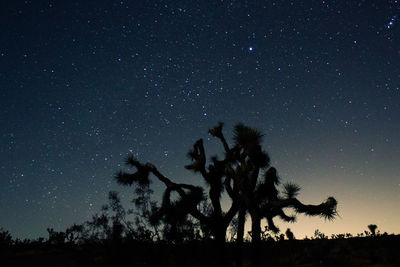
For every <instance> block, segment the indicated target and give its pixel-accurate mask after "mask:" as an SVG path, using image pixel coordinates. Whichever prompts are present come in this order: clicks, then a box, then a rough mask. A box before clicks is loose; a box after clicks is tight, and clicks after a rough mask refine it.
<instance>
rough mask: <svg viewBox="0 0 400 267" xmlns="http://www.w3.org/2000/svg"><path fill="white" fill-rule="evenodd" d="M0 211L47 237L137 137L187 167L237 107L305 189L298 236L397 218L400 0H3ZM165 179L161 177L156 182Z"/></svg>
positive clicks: (98, 192)
mask: <svg viewBox="0 0 400 267" xmlns="http://www.w3.org/2000/svg"><path fill="white" fill-rule="evenodd" d="M0 5H1V6H0V25H1V26H0V28H1V31H0V107H1V108H0V227H3V228H4V229H7V230H9V231H10V232H11V234H12V235H13V236H14V237H19V238H25V237H26V238H37V237H39V236H44V237H47V234H46V233H47V232H46V228H47V227H53V228H54V229H56V230H65V229H66V227H68V226H70V225H72V224H73V223H82V222H84V221H86V220H88V219H90V218H91V216H92V215H93V214H94V213H96V212H99V211H100V208H101V206H102V205H103V204H105V203H106V202H107V194H108V191H110V190H117V191H119V192H120V194H121V196H122V198H123V199H124V202H125V203H126V207H127V208H130V207H131V206H129V205H132V204H130V203H129V201H130V200H131V199H132V198H133V190H132V188H127V187H122V186H119V185H117V183H116V181H115V179H114V178H113V176H114V174H115V173H116V172H117V171H118V170H120V169H121V168H123V162H124V159H125V157H126V156H127V155H129V154H131V153H133V154H134V155H135V156H136V157H137V158H138V159H139V160H141V161H142V162H146V161H149V162H152V163H154V164H156V165H157V166H158V168H159V169H160V171H161V172H163V173H164V174H165V175H166V176H168V177H169V178H171V179H173V180H175V181H178V182H183V181H185V182H187V183H200V182H201V178H200V177H199V176H196V175H194V174H192V173H190V172H189V171H187V170H185V169H184V168H183V166H184V165H185V164H188V163H189V162H190V161H189V160H188V159H187V157H186V153H187V151H188V150H189V149H190V148H191V147H192V145H193V143H194V142H195V141H196V140H197V139H199V138H204V141H205V147H206V151H207V154H208V155H210V156H211V155H213V154H216V153H219V155H222V151H223V150H222V146H221V145H220V144H219V143H218V142H217V141H216V140H214V139H213V138H212V137H211V136H210V135H208V134H207V130H208V129H209V128H211V127H213V126H215V125H216V124H217V123H218V122H219V121H223V122H225V127H224V132H225V134H226V136H227V138H228V139H229V140H231V139H230V138H231V136H232V135H231V131H232V128H233V126H234V125H235V124H236V123H238V122H242V123H244V124H246V125H248V126H251V127H255V128H257V129H259V130H260V131H262V132H263V133H265V136H264V146H263V147H264V148H265V149H266V150H267V151H268V153H269V155H270V157H271V159H272V162H271V163H272V165H273V166H275V167H276V168H277V169H278V172H279V175H280V177H281V179H282V180H283V181H294V182H296V183H298V184H299V185H300V186H301V187H302V191H301V192H300V196H299V199H300V200H301V201H304V202H307V203H314V204H318V203H320V202H322V201H323V200H325V199H326V198H327V197H328V196H331V195H332V196H334V197H335V198H336V199H337V200H338V202H339V206H338V211H339V215H340V217H339V218H338V219H337V220H335V221H333V222H325V221H324V220H323V219H321V218H309V217H304V216H299V218H298V222H297V223H295V224H287V223H282V222H279V221H277V225H278V226H279V227H280V228H281V230H283V231H285V229H286V228H287V227H290V228H291V229H292V231H293V232H294V234H295V236H296V237H304V236H305V235H308V236H310V235H313V233H314V230H315V229H317V228H318V229H319V230H320V231H321V232H324V233H326V234H329V235H330V234H331V233H344V232H350V233H353V234H354V233H360V232H363V231H364V230H366V229H367V225H368V224H377V225H378V230H379V229H380V230H381V231H382V232H383V231H387V232H388V233H399V232H400V223H399V222H400V215H399V214H400V212H399V211H400V176H399V174H400V139H399V133H400V64H399V60H400V3H398V2H397V1H395V0H392V1H390V0H387V1H386V0H371V1H368V0H363V1H339V0H337V1H329V0H327V1H322V0H318V1H312V0H307V1H300V0H296V1H279V0H276V1H267V0H265V1H261V0H255V1H244V0H243V1H239V0H238V1H234V0H230V1H217V0H204V1H188V0H186V1H183V0H171V1H161V0H159V1H150V0H148V1H111V0H109V1H105V0H96V1H94V0H92V1H90V0H87V1H86V0H85V1H84V0H81V1H74V0H71V1H62V0H58V1H44V0H43V1H42V0H38V1H36V0H35V1H33V0H32V1H19V0H4V1H1V4H0ZM153 188H154V189H155V193H156V195H158V194H160V192H162V191H161V190H163V186H162V185H161V184H158V183H154V184H153Z"/></svg>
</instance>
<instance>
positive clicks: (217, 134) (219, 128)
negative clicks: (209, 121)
mask: <svg viewBox="0 0 400 267" xmlns="http://www.w3.org/2000/svg"><path fill="white" fill-rule="evenodd" d="M223 126H224V123H223V122H219V123H218V125H217V126H215V127H214V128H212V129H210V130H208V133H209V134H211V135H212V136H214V137H217V138H222V137H223V135H222V127H223Z"/></svg>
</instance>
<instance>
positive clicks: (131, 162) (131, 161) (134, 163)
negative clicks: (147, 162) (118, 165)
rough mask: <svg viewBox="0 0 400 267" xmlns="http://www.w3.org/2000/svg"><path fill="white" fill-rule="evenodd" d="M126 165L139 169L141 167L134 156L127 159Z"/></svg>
mask: <svg viewBox="0 0 400 267" xmlns="http://www.w3.org/2000/svg"><path fill="white" fill-rule="evenodd" d="M125 164H126V165H130V166H132V167H137V166H139V165H140V162H139V161H137V160H136V159H135V157H134V156H133V155H129V156H128V157H127V158H126V159H125Z"/></svg>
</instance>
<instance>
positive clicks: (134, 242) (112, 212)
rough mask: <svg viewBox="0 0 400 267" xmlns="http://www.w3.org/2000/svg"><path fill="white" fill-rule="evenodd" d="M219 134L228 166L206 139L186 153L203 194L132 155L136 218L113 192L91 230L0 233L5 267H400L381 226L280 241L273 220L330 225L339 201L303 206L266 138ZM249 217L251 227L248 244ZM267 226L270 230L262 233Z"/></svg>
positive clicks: (124, 179) (245, 132)
mask: <svg viewBox="0 0 400 267" xmlns="http://www.w3.org/2000/svg"><path fill="white" fill-rule="evenodd" d="M222 127H223V124H222V123H220V124H218V125H217V126H216V127H214V128H212V129H210V130H209V133H210V134H211V135H212V136H214V137H216V138H217V139H218V140H219V141H220V142H221V144H222V147H223V149H224V156H223V157H222V158H221V159H219V158H218V157H217V156H213V157H211V159H210V160H209V161H207V160H206V155H205V148H204V146H203V141H202V139H199V140H198V141H196V142H195V144H194V145H193V148H192V150H190V151H189V153H188V156H189V159H190V160H191V163H190V164H189V165H186V166H185V168H186V169H188V170H189V171H192V172H194V173H198V174H199V175H200V177H201V180H200V182H199V185H193V184H186V183H177V182H174V181H172V180H171V179H169V178H167V177H166V176H164V175H163V174H162V173H161V172H160V171H159V170H158V169H157V168H156V167H155V166H154V165H153V164H151V163H141V162H139V161H138V160H136V159H135V158H133V157H132V156H130V157H128V158H127V159H126V164H127V165H128V166H130V167H134V168H135V169H136V171H135V172H133V173H129V172H122V171H121V172H119V173H118V174H117V175H116V178H117V181H118V183H120V184H122V185H132V186H133V187H134V199H133V201H132V203H133V204H134V206H133V208H132V209H129V210H126V209H125V208H124V206H123V205H122V203H121V200H120V198H119V195H118V193H117V192H113V191H112V192H109V195H108V203H107V204H106V205H103V206H102V208H101V210H100V211H99V213H96V214H94V215H93V216H92V218H91V219H90V220H89V221H87V222H84V223H82V224H74V225H72V226H70V227H69V228H67V229H66V230H65V231H64V232H63V231H56V230H54V229H53V228H47V232H48V238H47V239H45V238H38V239H36V240H28V239H24V240H20V239H13V238H12V237H11V234H10V233H9V232H8V231H6V230H3V229H2V228H0V253H1V254H0V257H1V258H2V259H4V261H3V262H4V263H5V266H25V265H34V264H38V263H40V265H41V266H55V265H57V266H119V265H123V264H124V265H126V264H127V265H128V266H245V265H246V266H265V265H268V266H293V265H304V266H321V265H328V266H342V265H347V266H349V265H350V266H352V265H373V264H394V265H396V264H398V265H400V257H399V256H398V253H397V251H398V249H399V248H400V236H395V235H388V234H387V233H386V232H385V233H383V234H381V233H380V231H377V228H378V227H377V225H375V224H370V225H368V226H367V228H368V230H369V231H367V230H365V231H364V233H360V234H357V235H356V236H353V235H352V234H350V233H344V234H332V235H331V236H330V238H329V237H328V236H327V235H326V234H324V233H322V232H321V231H319V230H318V229H316V230H315V232H314V235H313V236H312V237H310V238H308V237H306V238H305V239H304V240H298V239H296V238H295V235H294V233H293V232H292V231H291V230H290V228H287V230H286V232H285V233H281V232H280V230H279V229H278V227H277V226H276V225H275V223H274V218H275V217H280V218H281V219H283V220H284V221H286V222H295V220H296V217H295V215H288V214H286V210H287V209H292V210H293V211H294V212H295V213H296V214H297V213H303V214H306V215H309V216H321V217H322V218H325V219H333V218H335V216H336V215H337V212H336V206H337V202H336V200H335V199H334V198H333V197H329V198H328V199H327V200H326V201H324V202H323V203H321V204H319V205H305V204H303V203H301V202H300V201H299V200H298V199H297V196H298V193H299V191H300V187H299V186H298V185H296V184H294V183H292V182H290V183H284V184H283V185H282V187H281V189H279V186H280V178H279V176H278V174H277V170H276V169H275V168H274V167H272V166H270V159H269V156H268V154H267V153H266V152H265V151H263V150H262V148H261V142H262V137H263V135H262V134H261V133H260V132H258V131H257V130H255V129H252V128H249V127H246V126H244V125H242V124H238V125H236V126H235V129H234V132H233V145H229V144H228V142H227V141H226V140H225V137H224V135H223V133H222ZM151 177H155V178H156V180H158V181H159V182H161V183H162V184H164V187H165V190H164V193H163V196H162V200H161V203H157V202H156V201H154V200H153V191H152V189H151V182H152V180H151V179H152V178H151ZM201 181H203V182H204V183H205V184H206V187H205V186H204V185H203V184H201ZM223 194H226V196H227V197H228V199H229V200H230V202H229V206H228V208H227V210H223V209H222V204H221V198H222V196H223ZM246 216H249V217H250V218H251V231H249V232H248V233H247V235H246V234H245V232H244V224H245V222H246ZM263 219H265V220H266V223H267V225H266V226H265V227H264V229H261V221H262V220H263ZM227 233H229V238H228V241H229V242H227V243H226V235H227ZM43 259H45V260H43Z"/></svg>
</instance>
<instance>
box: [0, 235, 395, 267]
mask: <svg viewBox="0 0 400 267" xmlns="http://www.w3.org/2000/svg"><path fill="white" fill-rule="evenodd" d="M223 251H224V253H222V252H223ZM242 254H243V261H242V262H243V264H242V265H243V266H254V262H255V261H257V260H258V261H259V266H400V235H388V236H379V237H363V238H349V239H334V240H328V239H322V240H319V239H317V240H294V241H281V242H266V243H263V244H261V245H260V246H258V247H256V248H255V247H254V246H252V245H251V244H245V246H244V248H243V253H242ZM221 255H223V256H221ZM238 255H240V253H239V250H238V248H237V247H236V246H235V245H232V244H227V246H226V247H225V248H223V249H221V248H218V247H216V246H214V245H213V244H212V243H207V242H193V243H188V244H181V245H167V244H151V243H129V244H116V243H111V242H110V243H106V244H102V245H100V244H92V245H81V246H77V245H73V244H61V245H51V244H46V243H43V244H26V245H23V244H20V245H14V246H13V247H9V248H4V247H3V248H1V252H0V257H1V262H0V266H60V267H61V266H65V267H67V266H124V267H128V266H221V265H225V266H236V263H235V260H236V259H237V256H238Z"/></svg>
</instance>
